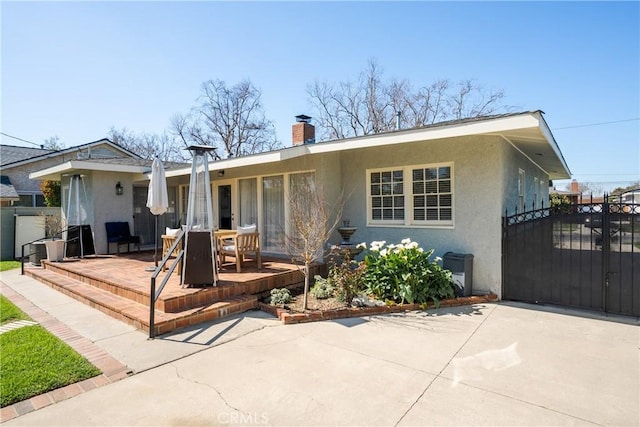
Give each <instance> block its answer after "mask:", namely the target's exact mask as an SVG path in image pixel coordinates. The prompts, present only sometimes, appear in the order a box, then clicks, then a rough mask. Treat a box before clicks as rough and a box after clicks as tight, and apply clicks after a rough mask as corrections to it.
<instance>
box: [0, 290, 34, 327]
mask: <svg viewBox="0 0 640 427" xmlns="http://www.w3.org/2000/svg"><path fill="white" fill-rule="evenodd" d="M14 320H30V318H29V316H27V315H26V314H25V313H24V312H23V311H22V310H20V309H19V308H18V307H16V306H15V305H13V304H12V303H11V302H10V301H9V300H8V299H7V298H6V297H5V296H4V295H0V325H4V324H5V323H7V322H12V321H14Z"/></svg>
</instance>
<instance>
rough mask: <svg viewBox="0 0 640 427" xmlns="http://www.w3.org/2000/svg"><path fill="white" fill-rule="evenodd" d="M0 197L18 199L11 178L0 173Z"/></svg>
mask: <svg viewBox="0 0 640 427" xmlns="http://www.w3.org/2000/svg"><path fill="white" fill-rule="evenodd" d="M0 199H3V200H20V197H19V196H18V193H17V192H16V189H15V188H14V187H13V184H11V180H10V179H9V177H8V176H6V175H0Z"/></svg>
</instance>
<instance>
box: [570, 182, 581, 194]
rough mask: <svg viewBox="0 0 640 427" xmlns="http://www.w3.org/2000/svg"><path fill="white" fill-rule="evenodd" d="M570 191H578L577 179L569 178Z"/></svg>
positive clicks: (575, 192)
mask: <svg viewBox="0 0 640 427" xmlns="http://www.w3.org/2000/svg"><path fill="white" fill-rule="evenodd" d="M571 192H572V193H573V194H578V193H580V189H579V188H578V181H576V180H575V179H573V180H571Z"/></svg>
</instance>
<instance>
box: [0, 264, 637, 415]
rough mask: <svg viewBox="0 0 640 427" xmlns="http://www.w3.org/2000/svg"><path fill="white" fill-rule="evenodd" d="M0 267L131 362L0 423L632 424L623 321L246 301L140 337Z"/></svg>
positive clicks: (516, 309)
mask: <svg viewBox="0 0 640 427" xmlns="http://www.w3.org/2000/svg"><path fill="white" fill-rule="evenodd" d="M7 273H8V272H4V273H2V274H1V275H0V280H2V282H3V283H4V284H6V285H7V286H10V287H11V288H12V289H13V290H15V291H16V292H18V293H20V294H22V295H23V296H25V297H26V298H28V299H30V300H31V301H32V302H34V304H36V305H40V306H41V307H42V308H43V309H44V310H46V311H47V312H48V313H49V314H51V315H52V316H55V317H57V318H58V319H60V320H61V321H63V322H64V323H66V324H67V325H69V327H70V328H72V329H74V330H75V331H77V332H78V333H79V334H81V335H83V336H85V337H87V338H89V339H91V340H92V341H93V342H94V343H95V344H96V345H98V346H100V347H101V348H102V349H104V350H105V351H107V352H108V353H109V354H110V355H112V356H113V357H115V358H116V359H118V360H119V361H121V362H122V363H124V364H126V365H127V366H128V367H129V368H131V369H132V370H133V371H134V373H135V374H134V375H132V376H130V377H128V378H125V379H122V380H120V381H117V382H114V383H112V384H109V385H106V386H103V387H100V388H96V389H94V390H90V391H88V392H85V393H82V394H79V395H77V396H75V397H73V398H70V399H67V400H64V401H62V402H59V403H56V404H53V405H50V406H47V407H45V408H42V409H39V410H37V411H34V412H30V413H28V414H26V415H23V416H20V417H18V418H15V419H13V420H10V421H8V422H6V423H3V425H7V426H13V425H16V426H17V425H46V426H50V425H65V426H76V425H77V426H86V425H100V426H106V425H114V426H125V425H127V426H129V425H167V426H178V425H189V426H191V425H287V426H297V425H300V426H303V425H304V426H306V425H345V426H346V425H362V426H370V425H400V426H410V425H616V426H617V425H629V426H637V425H640V412H639V406H640V405H639V402H640V353H639V349H638V347H639V345H640V328H639V327H638V323H637V321H635V322H629V321H628V319H624V320H625V321H621V320H623V319H607V318H604V317H600V316H592V315H585V313H583V312H575V311H570V310H557V309H556V310H541V309H538V308H537V307H532V306H527V305H516V304H488V305H477V306H470V307H459V308H451V309H441V310H431V311H428V312H416V313H409V314H396V315H386V316H376V317H366V318H354V319H346V320H338V321H329V322H319V323H310V324H301V325H293V326H283V325H281V324H280V323H278V322H277V321H275V320H273V319H272V318H269V317H268V316H266V315H264V314H262V313H259V312H254V313H249V314H247V315H245V316H239V317H235V318H232V319H228V320H226V321H224V322H219V323H214V324H209V325H203V326H201V327H199V328H197V329H193V330H190V331H183V332H181V333H180V334H174V335H168V336H163V337H161V338H160V339H156V340H155V341H148V340H147V339H146V336H145V335H144V334H142V333H140V332H137V331H135V330H132V329H131V328H130V327H129V326H126V325H124V324H122V323H120V322H117V321H115V320H113V319H110V318H108V317H106V316H103V315H102V314H101V313H99V312H97V311H96V310H92V309H90V308H88V307H85V306H83V305H81V304H78V303H76V302H75V301H73V300H69V299H68V298H66V297H64V296H63V295H60V294H58V293H57V292H55V291H52V290H51V289H49V288H47V287H46V286H44V285H40V284H39V283H37V282H34V281H30V279H29V280H25V278H24V277H22V276H19V275H16V274H14V273H12V272H9V273H10V274H7ZM625 322H626V323H625Z"/></svg>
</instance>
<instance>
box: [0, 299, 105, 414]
mask: <svg viewBox="0 0 640 427" xmlns="http://www.w3.org/2000/svg"><path fill="white" fill-rule="evenodd" d="M1 302H2V306H1V307H0V309H1V310H2V319H3V321H4V319H5V317H6V318H7V319H10V318H11V316H14V317H13V319H18V318H23V319H28V318H29V317H28V316H27V315H26V314H24V313H23V312H22V311H21V310H20V309H18V308H17V307H16V306H15V305H13V304H12V303H11V302H9V301H8V300H6V298H4V297H2V298H1ZM5 310H8V311H9V312H11V313H13V314H11V315H6V316H5ZM0 353H1V354H2V376H0V407H4V406H7V405H11V404H12V403H16V402H19V401H21V400H24V399H28V398H30V397H32V396H36V395H38V394H42V393H45V392H47V391H50V390H54V389H56V388H59V387H63V386H65V385H69V384H73V383H76V382H78V381H82V380H84V379H87V378H91V377H94V376H96V375H99V374H100V370H99V369H98V368H96V367H95V366H93V365H92V364H91V363H89V362H88V361H87V359H85V358H84V357H82V356H81V355H80V354H78V353H77V352H76V351H75V350H73V349H72V348H71V347H69V346H68V345H67V344H66V343H65V342H63V341H61V340H60V339H58V338H57V337H55V336H54V335H52V334H51V333H49V332H48V331H47V330H46V329H44V328H43V327H41V326H37V325H36V326H25V327H22V328H19V329H15V330H13V331H9V332H5V333H4V334H0Z"/></svg>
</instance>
